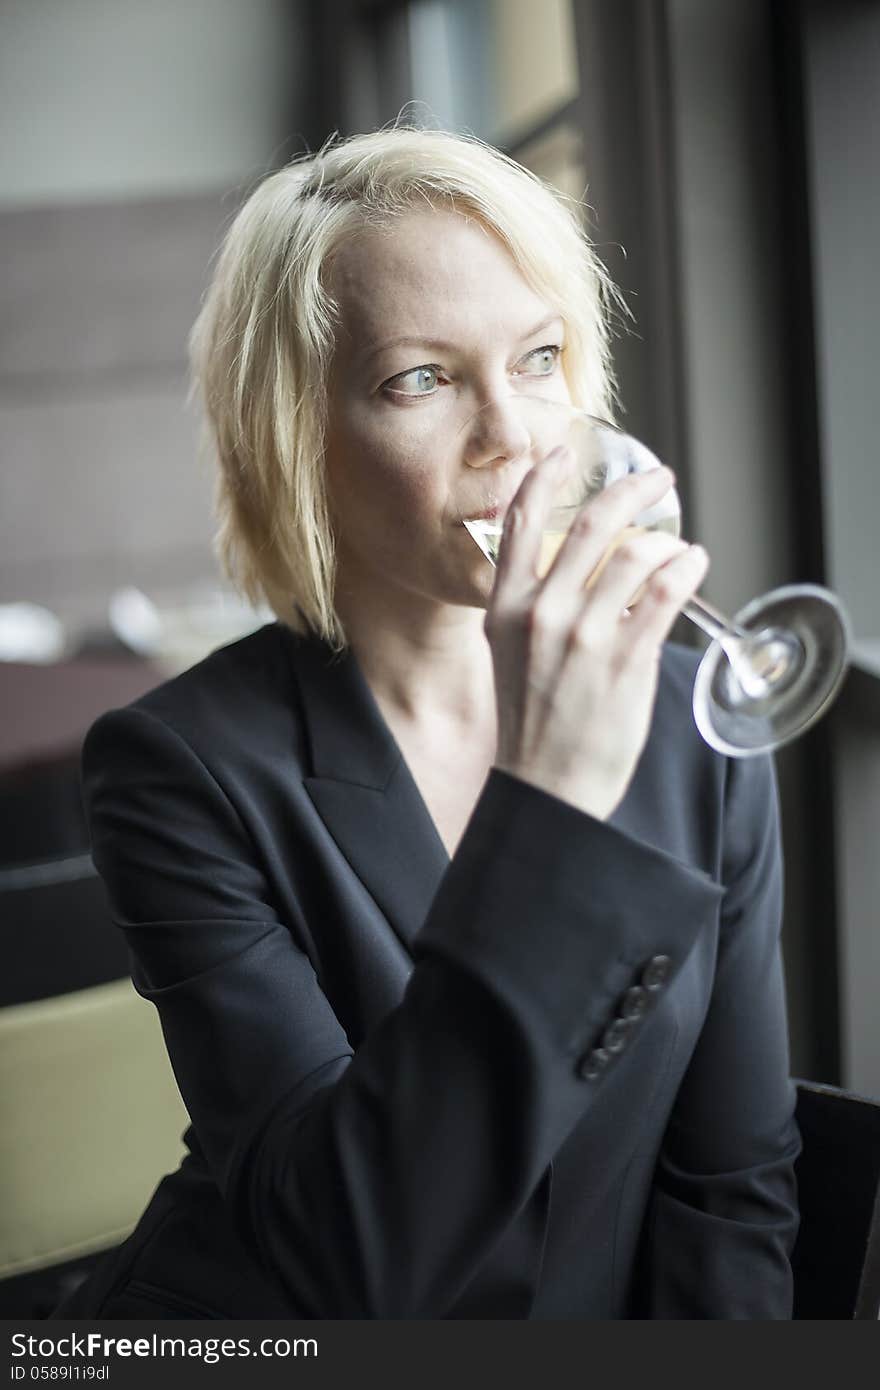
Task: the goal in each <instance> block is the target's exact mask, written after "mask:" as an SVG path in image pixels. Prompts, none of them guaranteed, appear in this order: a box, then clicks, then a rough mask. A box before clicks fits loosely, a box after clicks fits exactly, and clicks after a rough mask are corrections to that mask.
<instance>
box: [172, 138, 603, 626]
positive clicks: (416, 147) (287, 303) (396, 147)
mask: <svg viewBox="0 0 880 1390" xmlns="http://www.w3.org/2000/svg"><path fill="white" fill-rule="evenodd" d="M425 204H427V205H428V206H431V207H445V208H452V209H454V210H459V211H461V212H463V213H464V214H465V215H467V216H471V217H474V218H475V219H477V220H478V221H479V222H481V223H482V224H484V225H485V226H486V227H487V228H489V229H490V230H491V231H493V232H494V233H496V234H497V236H498V237H500V239H501V241H502V242H503V243H504V245H505V246H506V247H507V248H508V250H509V251H510V253H511V255H512V256H513V258H514V260H515V262H516V264H517V265H518V267H519V268H520V270H521V272H522V273H523V275H524V276H525V278H526V280H527V281H528V282H529V284H530V285H531V286H532V287H533V288H534V289H535V290H536V291H537V292H538V293H540V294H541V295H542V296H543V297H544V298H546V300H547V301H548V302H549V303H550V304H551V305H552V306H553V307H555V308H557V309H558V311H559V312H560V313H561V315H562V317H563V319H564V321H565V323H566V328H567V332H566V346H565V350H564V355H563V366H564V370H565V374H566V379H567V382H568V387H569V391H570V392H571V396H572V399H573V400H574V401H575V403H576V404H577V405H580V406H581V407H583V408H584V409H586V410H589V411H590V412H591V413H592V414H595V415H602V416H605V417H610V416H611V413H612V406H613V403H614V397H615V388H614V380H613V375H612V369H611V360H610V350H609V338H610V331H609V322H610V317H611V311H612V309H613V307H614V306H615V305H616V304H617V303H618V302H619V301H618V299H617V294H616V291H615V290H614V287H613V285H612V284H611V282H610V280H609V278H608V276H607V274H606V272H605V270H604V268H603V266H602V264H601V262H600V261H599V259H598V257H597V256H596V254H595V252H594V251H593V248H592V246H591V244H590V242H589V239H588V237H587V235H586V232H585V230H584V228H583V225H582V222H581V218H580V211H581V205H579V204H577V203H575V202H573V201H572V200H570V199H568V198H566V197H565V196H564V195H562V194H561V193H559V192H557V191H556V190H555V189H553V188H551V187H550V185H548V184H546V183H544V182H543V181H542V180H540V179H539V178H537V177H536V176H535V175H533V174H531V173H529V172H528V171H527V170H525V169H524V168H522V166H521V165H519V164H517V163H515V161H513V160H512V159H509V158H508V157H507V156H505V155H503V154H501V153H500V152H499V151H498V150H495V149H493V148H492V147H491V146H490V145H487V144H485V143H484V142H483V141H481V140H478V139H477V138H476V137H474V136H470V135H453V134H449V133H447V132H445V131H441V130H423V129H417V128H412V127H408V126H403V125H395V126H394V127H392V128H389V129H383V130H380V131H375V132H371V133H369V134H363V135H356V136H352V137H349V138H347V139H339V138H338V137H336V136H334V137H331V139H330V140H329V141H328V142H327V143H326V144H325V145H324V146H323V147H322V148H321V149H320V150H319V151H318V153H317V154H314V155H303V156H300V157H298V158H296V159H294V160H293V161H292V163H290V164H288V165H287V166H286V167H285V168H283V169H281V170H279V171H278V172H276V173H274V174H271V175H269V176H268V177H267V178H265V179H264V180H263V181H262V182H261V183H260V184H259V185H258V186H257V188H256V189H255V191H254V192H253V193H252V194H251V195H250V197H248V199H247V200H246V201H245V203H244V204H243V206H242V207H241V209H240V210H239V212H238V213H237V215H236V217H235V219H234V221H233V222H232V225H231V227H230V229H229V231H228V233H227V235H226V237H225V239H224V242H223V245H222V247H221V249H220V254H219V257H218V260H217V264H216V268H215V271H214V275H213V277H212V280H211V283H210V285H209V287H208V290H207V293H206V295H205V298H204V301H203V305H202V308H201V312H200V313H199V316H198V318H197V320H196V323H195V325H194V328H193V331H192V335H191V339H190V355H191V363H192V369H193V385H194V388H195V389H196V390H197V391H198V392H199V393H200V394H201V397H202V401H203V404H204V407H205V412H206V417H207V425H208V433H209V437H210V438H211V442H212V445H213V448H214V451H215V452H216V458H217V463H218V464H219V476H218V481H217V487H216V493H215V503H216V518H217V523H218V527H217V532H216V537H215V547H216V551H217V554H218V556H219V559H220V562H221V564H222V567H223V569H224V571H225V573H226V574H227V576H228V577H229V578H230V579H231V581H232V582H233V584H234V585H235V587H236V589H237V590H238V592H239V593H241V594H243V595H244V596H246V597H247V598H248V599H249V600H250V602H251V603H253V604H255V605H256V604H260V603H262V602H264V601H265V602H266V603H268V605H269V607H270V608H271V609H272V611H273V612H274V613H275V614H276V616H277V617H278V618H279V619H280V620H281V621H282V622H284V623H286V624H287V625H288V626H289V627H291V628H293V630H294V631H297V632H304V631H306V630H308V629H311V630H312V631H314V632H316V633H318V634H320V636H322V637H323V638H324V639H325V641H328V642H329V643H330V644H331V645H332V646H333V647H334V649H336V650H342V649H343V648H344V647H345V645H346V637H345V633H344V630H343V628H342V624H341V622H340V620H339V617H338V615H337V613H336V611H335V608H334V602H333V597H334V588H335V576H336V564H335V547H334V541H333V535H332V531H331V525H330V517H329V511H328V505H327V496H326V488H325V479H324V469H323V455H324V433H325V424H326V410H327V382H328V376H329V370H330V365H331V360H332V354H333V348H334V332H335V328H336V325H337V322H338V314H337V306H336V304H335V303H334V301H333V300H332V298H331V297H330V295H329V293H328V291H327V287H326V275H327V270H328V266H329V262H330V260H331V258H332V256H333V253H334V252H335V251H336V250H337V249H338V248H339V246H340V245H341V243H342V242H343V241H344V240H345V239H346V238H347V237H350V236H352V235H353V234H354V233H356V232H357V231H359V230H361V229H363V228H364V227H365V226H370V225H385V224H387V222H388V220H389V219H390V218H392V217H395V216H397V215H399V214H402V213H405V212H406V211H407V210H409V209H412V208H413V207H417V206H421V207H423V206H425Z"/></svg>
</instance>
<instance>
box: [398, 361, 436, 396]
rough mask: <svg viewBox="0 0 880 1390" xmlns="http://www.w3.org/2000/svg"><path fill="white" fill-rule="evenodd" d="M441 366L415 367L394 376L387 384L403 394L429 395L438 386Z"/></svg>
mask: <svg viewBox="0 0 880 1390" xmlns="http://www.w3.org/2000/svg"><path fill="white" fill-rule="evenodd" d="M439 376H440V368H439V367H413V368H412V370H411V371H408V372H401V374H400V376H393V377H392V378H391V380H390V381H387V382H386V383H385V385H386V386H387V387H388V389H389V390H391V391H397V392H398V394H399V395H401V396H429V395H430V394H431V392H432V391H434V390H435V389H436V387H437V381H438V378H439Z"/></svg>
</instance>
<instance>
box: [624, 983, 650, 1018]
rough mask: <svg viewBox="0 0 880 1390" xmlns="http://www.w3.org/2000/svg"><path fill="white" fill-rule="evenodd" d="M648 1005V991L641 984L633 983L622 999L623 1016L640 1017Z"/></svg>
mask: <svg viewBox="0 0 880 1390" xmlns="http://www.w3.org/2000/svg"><path fill="white" fill-rule="evenodd" d="M647 1007H648V991H647V990H646V989H644V988H643V987H642V986H641V985H633V986H632V988H631V989H628V990H627V991H626V994H625V995H624V996H623V998H622V999H621V1001H620V1017H621V1018H640V1017H641V1015H642V1014H643V1013H644V1012H645V1010H646V1009H647Z"/></svg>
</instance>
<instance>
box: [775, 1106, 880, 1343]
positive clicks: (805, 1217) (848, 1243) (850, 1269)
mask: <svg viewBox="0 0 880 1390" xmlns="http://www.w3.org/2000/svg"><path fill="white" fill-rule="evenodd" d="M796 1114H797V1122H798V1125H799V1127H800V1131H801V1135H802V1138H803V1150H802V1152H801V1155H800V1157H799V1159H798V1161H797V1165H796V1173H797V1180H798V1197H799V1202H800V1208H801V1226H800V1231H799V1234H798V1238H797V1242H796V1244H795V1248H794V1251H793V1254H792V1269H793V1273H794V1313H793V1316H794V1317H795V1318H799V1319H806V1318H815V1319H838V1318H844V1319H850V1318H859V1319H865V1318H868V1319H876V1318H877V1317H880V1101H877V1100H871V1099H869V1098H868V1097H866V1096H860V1095H856V1094H854V1093H853V1092H851V1091H845V1090H841V1089H839V1088H838V1087H836V1086H825V1085H820V1084H819V1083H816V1082H812V1081H802V1080H799V1081H798V1082H797V1112H796Z"/></svg>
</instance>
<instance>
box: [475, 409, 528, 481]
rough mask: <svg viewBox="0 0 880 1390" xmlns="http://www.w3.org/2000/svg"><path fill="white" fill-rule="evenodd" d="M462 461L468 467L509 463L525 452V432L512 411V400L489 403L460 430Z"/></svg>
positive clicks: (526, 444) (515, 412)
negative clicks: (462, 444) (462, 450)
mask: <svg viewBox="0 0 880 1390" xmlns="http://www.w3.org/2000/svg"><path fill="white" fill-rule="evenodd" d="M462 433H463V434H464V436H465V447H464V460H465V463H467V464H468V465H469V467H471V468H491V467H492V466H493V465H497V464H503V463H509V462H510V461H511V460H512V459H515V458H519V457H520V455H521V454H524V453H526V452H527V450H528V449H529V447H530V445H531V442H532V441H531V437H530V435H529V431H528V429H527V427H526V425H525V423H524V421H523V420H522V418H521V417H520V415H519V414H518V413H517V410H516V398H515V397H514V398H512V399H511V400H496V401H490V402H489V403H488V404H487V405H484V406H483V407H482V409H481V410H478V411H477V412H476V414H475V415H473V416H471V418H470V420H468V421H467V423H466V424H465V425H464V426H463V427H462Z"/></svg>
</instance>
